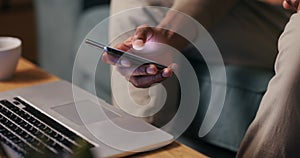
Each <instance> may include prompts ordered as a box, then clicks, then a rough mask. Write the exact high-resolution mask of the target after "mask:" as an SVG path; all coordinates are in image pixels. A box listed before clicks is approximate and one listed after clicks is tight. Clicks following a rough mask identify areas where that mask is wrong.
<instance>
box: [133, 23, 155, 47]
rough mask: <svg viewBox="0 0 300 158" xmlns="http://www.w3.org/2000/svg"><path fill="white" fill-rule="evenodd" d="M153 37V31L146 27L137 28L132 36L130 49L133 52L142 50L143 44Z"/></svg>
mask: <svg viewBox="0 0 300 158" xmlns="http://www.w3.org/2000/svg"><path fill="white" fill-rule="evenodd" d="M152 36H153V29H152V28H151V27H149V26H148V25H141V26H139V27H138V28H137V29H136V31H135V34H134V36H133V39H132V40H133V41H132V47H133V48H134V49H135V50H142V49H143V48H144V45H145V43H146V42H147V41H148V40H149V39H150V38H151V37H152Z"/></svg>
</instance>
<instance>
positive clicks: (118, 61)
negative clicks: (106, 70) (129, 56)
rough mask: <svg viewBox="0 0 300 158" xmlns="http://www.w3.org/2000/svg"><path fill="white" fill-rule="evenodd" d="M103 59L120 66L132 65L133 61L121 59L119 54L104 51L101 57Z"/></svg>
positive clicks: (107, 62) (105, 61)
mask: <svg viewBox="0 0 300 158" xmlns="http://www.w3.org/2000/svg"><path fill="white" fill-rule="evenodd" d="M101 59H102V61H103V62H104V63H106V64H110V65H118V66H119V67H130V66H131V62H130V61H128V60H126V59H120V57H118V56H114V55H111V54H108V53H107V52H104V53H103V54H102V57H101Z"/></svg>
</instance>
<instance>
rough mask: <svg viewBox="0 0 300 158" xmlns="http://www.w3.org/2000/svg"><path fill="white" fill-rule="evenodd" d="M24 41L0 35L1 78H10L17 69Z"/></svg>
mask: <svg viewBox="0 0 300 158" xmlns="http://www.w3.org/2000/svg"><path fill="white" fill-rule="evenodd" d="M21 45H22V41H21V40H20V39H18V38H14V37H0V80H2V81H3V80H8V79H10V78H11V77H12V75H13V74H14V72H15V71H16V67H17V64H18V61H19V58H20V56H21V49H22V48H21Z"/></svg>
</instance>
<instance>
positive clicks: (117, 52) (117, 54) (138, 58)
mask: <svg viewBox="0 0 300 158" xmlns="http://www.w3.org/2000/svg"><path fill="white" fill-rule="evenodd" d="M85 43H86V44H88V45H90V46H93V47H96V48H98V49H101V50H104V51H105V52H107V53H108V54H110V55H112V56H115V57H117V58H120V57H122V58H126V59H127V60H129V61H130V62H132V63H135V64H142V65H144V64H154V65H155V66H156V67H157V68H158V69H161V70H162V69H164V68H167V66H165V65H162V64H159V63H157V62H155V61H153V60H150V59H147V58H144V57H141V56H138V55H136V54H132V53H129V52H125V51H122V50H119V49H115V48H112V47H109V46H105V45H103V44H101V43H98V42H96V41H93V40H90V39H86V40H85Z"/></svg>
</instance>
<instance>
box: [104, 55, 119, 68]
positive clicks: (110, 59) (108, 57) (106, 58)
mask: <svg viewBox="0 0 300 158" xmlns="http://www.w3.org/2000/svg"><path fill="white" fill-rule="evenodd" d="M101 60H102V61H103V62H104V63H106V64H110V65H115V64H116V63H117V62H118V58H117V57H114V56H112V55H109V54H108V53H107V52H104V53H103V54H102V57H101Z"/></svg>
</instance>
